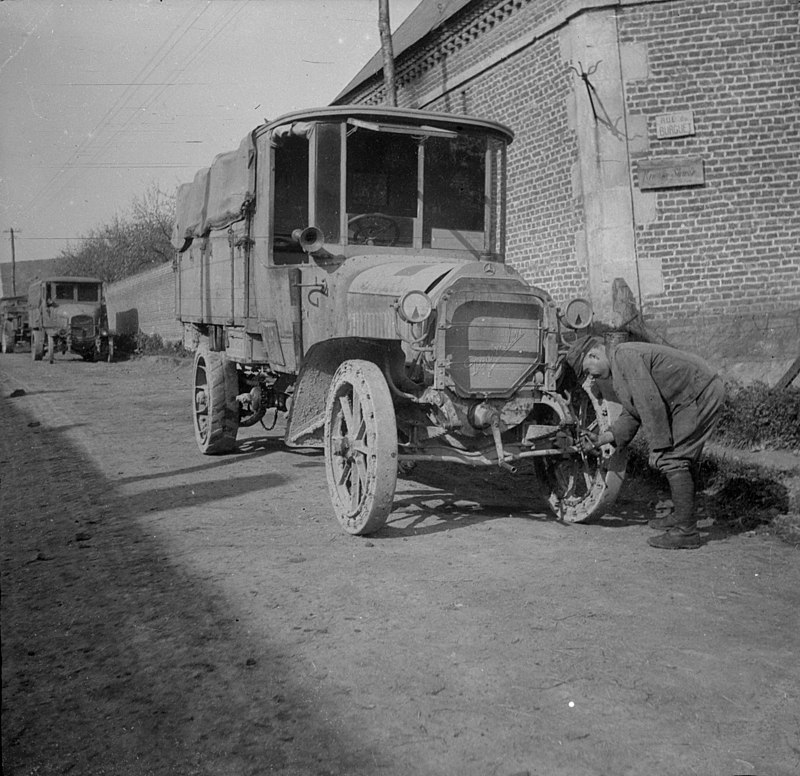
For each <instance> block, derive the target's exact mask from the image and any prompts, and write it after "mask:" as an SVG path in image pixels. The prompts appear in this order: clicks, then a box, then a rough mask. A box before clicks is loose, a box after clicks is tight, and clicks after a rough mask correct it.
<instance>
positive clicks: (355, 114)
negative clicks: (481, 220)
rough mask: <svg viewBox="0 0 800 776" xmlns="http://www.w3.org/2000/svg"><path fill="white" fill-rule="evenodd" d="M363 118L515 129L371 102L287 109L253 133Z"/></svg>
mask: <svg viewBox="0 0 800 776" xmlns="http://www.w3.org/2000/svg"><path fill="white" fill-rule="evenodd" d="M348 118H353V119H361V120H364V121H372V122H374V123H384V124H387V125H392V124H400V125H403V126H411V127H414V126H417V127H425V126H429V127H436V128H437V129H448V130H451V131H456V132H457V131H464V130H467V131H468V130H479V131H481V132H487V133H489V134H493V135H496V136H499V137H501V138H503V139H504V140H505V141H506V142H511V140H513V138H514V133H513V132H512V131H511V129H509V128H508V127H507V126H505V125H504V124H500V123H499V122H497V121H490V120H489V119H480V118H475V117H474V116H461V115H457V114H454V113H440V112H438V111H425V110H415V109H411V108H392V107H389V106H370V105H332V106H328V107H325V108H306V109H304V110H299V111H295V112H293V113H287V114H285V115H283V116H280V117H279V118H277V119H275V120H274V121H267V122H266V123H265V124H264V125H262V126H260V127H257V128H256V129H255V130H254V132H253V135H254V136H255V137H258V136H259V135H261V134H263V133H265V132H270V131H271V130H273V129H276V128H277V127H280V126H282V125H284V124H292V123H294V122H305V121H336V120H339V121H341V120H343V119H348Z"/></svg>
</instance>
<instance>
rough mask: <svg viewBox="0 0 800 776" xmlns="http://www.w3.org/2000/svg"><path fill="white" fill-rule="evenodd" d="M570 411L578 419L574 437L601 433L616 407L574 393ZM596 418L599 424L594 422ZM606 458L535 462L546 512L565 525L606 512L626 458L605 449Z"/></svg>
mask: <svg viewBox="0 0 800 776" xmlns="http://www.w3.org/2000/svg"><path fill="white" fill-rule="evenodd" d="M573 396H574V401H573V407H574V409H575V414H576V415H577V419H578V435H579V436H580V431H582V430H586V431H591V432H593V433H595V434H596V433H599V432H600V431H605V430H606V429H607V428H608V425H609V419H610V418H613V417H616V415H618V414H619V409H620V405H618V404H616V403H615V402H609V401H607V400H605V399H600V398H598V397H594V398H593V399H591V398H590V397H589V396H588V395H587V394H586V393H585V392H584V391H582V390H580V391H576V392H575V394H573ZM598 415H600V420H598ZM608 452H610V455H600V454H599V453H600V451H598V454H588V453H574V454H572V455H570V456H568V457H563V458H547V459H539V461H538V462H537V474H538V476H539V480H540V481H541V482H542V483H543V484H544V486H545V488H546V490H547V500H548V503H549V504H550V508H551V509H552V510H553V512H555V514H556V515H557V516H558V517H559V519H561V520H563V521H564V522H565V523H588V522H591V521H592V520H596V519H598V518H599V517H600V516H601V515H602V514H603V513H604V512H606V511H607V510H608V509H609V508H610V507H611V505H612V504H613V503H614V501H615V500H616V498H617V495H618V494H619V491H620V488H621V487H622V483H623V482H624V480H625V470H626V467H627V463H628V454H627V451H625V450H622V451H620V450H613V449H612V448H609V449H608Z"/></svg>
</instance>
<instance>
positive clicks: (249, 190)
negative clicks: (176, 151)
mask: <svg viewBox="0 0 800 776" xmlns="http://www.w3.org/2000/svg"><path fill="white" fill-rule="evenodd" d="M254 191H255V147H254V146H253V141H252V138H251V136H250V135H248V136H247V137H246V138H245V139H244V140H242V142H241V143H240V144H239V147H238V148H237V149H236V150H235V151H228V152H227V153H224V154H218V155H217V156H216V157H214V161H213V162H212V164H211V167H206V168H204V169H202V170H199V171H198V172H197V173H196V174H195V176H194V180H193V181H192V182H191V183H184V184H182V185H181V186H179V187H178V192H177V195H176V201H175V227H174V230H173V233H172V244H173V245H174V246H175V248H177V249H178V250H185V249H186V247H188V242H189V241H191V240H192V239H194V238H195V237H203V236H205V235H207V234H208V233H209V232H210V231H211V230H212V229H224V228H225V227H226V226H229V225H230V224H233V223H235V222H236V221H241V220H242V218H244V212H245V208H246V205H247V203H248V202H250V200H252V199H253V193H254Z"/></svg>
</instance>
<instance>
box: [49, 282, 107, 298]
mask: <svg viewBox="0 0 800 776" xmlns="http://www.w3.org/2000/svg"><path fill="white" fill-rule="evenodd" d="M49 296H50V299H52V300H54V301H56V302H99V301H100V285H99V284H97V283H51V284H50V293H49Z"/></svg>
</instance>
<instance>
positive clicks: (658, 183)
mask: <svg viewBox="0 0 800 776" xmlns="http://www.w3.org/2000/svg"><path fill="white" fill-rule="evenodd" d="M636 172H637V175H638V179H639V188H640V189H641V190H643V191H644V190H646V189H671V188H674V187H676V186H699V185H701V184H703V183H705V180H706V178H705V171H704V169H703V160H702V159H701V158H700V157H699V156H687V157H684V158H681V159H640V160H639V161H637V162H636Z"/></svg>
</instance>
